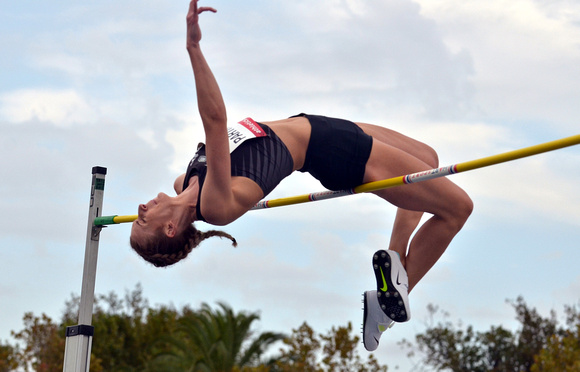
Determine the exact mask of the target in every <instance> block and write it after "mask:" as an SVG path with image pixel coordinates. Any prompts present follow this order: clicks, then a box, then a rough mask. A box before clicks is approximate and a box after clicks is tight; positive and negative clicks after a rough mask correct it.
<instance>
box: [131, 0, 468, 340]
mask: <svg viewBox="0 0 580 372" xmlns="http://www.w3.org/2000/svg"><path fill="white" fill-rule="evenodd" d="M206 11H211V12H214V13H215V12H216V10H215V9H214V8H211V7H199V8H198V6H197V0H192V1H191V2H190V5H189V11H188V14H187V17H186V21H187V38H186V46H187V51H188V54H189V58H190V60H191V65H192V68H193V73H194V77H195V87H196V93H197V104H198V109H199V113H200V116H201V120H202V123H203V128H204V131H205V137H206V138H205V141H206V142H205V145H202V144H200V145H199V146H198V149H197V152H195V155H194V157H193V159H192V160H191V162H190V163H189V165H188V167H187V169H186V172H185V173H184V174H182V175H181V176H179V177H178V178H177V179H176V180H175V183H174V189H175V191H176V193H177V196H174V197H170V196H168V195H166V194H164V193H160V194H158V195H157V196H156V197H155V198H154V199H153V200H151V201H149V202H147V203H146V204H141V205H139V209H138V218H137V220H135V222H133V225H132V229H131V239H130V240H131V246H132V247H133V249H135V251H136V252H137V253H138V254H139V255H141V257H143V258H144V259H145V260H147V261H149V262H150V263H152V264H153V265H155V266H168V265H172V264H174V263H176V262H177V261H179V260H181V259H183V258H185V257H186V256H187V255H188V254H189V252H191V250H192V249H193V248H195V247H197V246H198V244H199V243H200V242H201V241H202V240H204V239H206V238H208V237H211V236H220V237H227V238H229V239H231V240H232V242H233V244H234V245H236V241H235V239H234V238H233V237H231V236H230V235H228V234H226V233H224V232H222V231H216V230H211V231H207V232H201V231H199V230H197V229H196V228H195V227H194V225H193V222H195V221H206V222H207V223H210V224H213V225H219V226H222V225H227V224H229V223H230V222H233V221H235V220H236V219H238V218H239V217H241V216H242V215H244V213H246V212H247V211H248V210H250V208H252V207H253V206H254V205H255V204H256V203H257V202H258V201H260V200H261V199H263V198H264V197H265V196H266V195H267V194H268V193H270V192H271V191H272V190H273V189H274V188H275V187H276V185H278V183H279V182H280V181H281V180H282V179H284V178H285V177H287V176H289V175H290V174H291V173H292V172H294V171H296V170H298V171H300V172H308V173H310V174H311V175H312V176H314V177H315V178H316V179H318V180H319V181H320V182H321V183H322V185H324V186H325V187H326V188H328V189H330V190H345V189H351V188H354V187H355V186H358V185H360V184H363V183H367V182H372V181H379V180H383V179H387V178H392V177H396V176H401V175H405V174H410V173H416V172H420V171H424V170H429V169H433V168H437V167H438V157H437V154H436V152H435V151H434V150H433V149H432V148H431V147H429V146H427V145H426V144H424V143H421V142H419V141H417V140H414V139H412V138H409V137H407V136H405V135H403V134H400V133H397V132H395V131H393V130H390V129H387V128H384V127H382V126H376V125H371V124H365V123H358V122H351V121H347V120H342V119H336V118H330V117H325V116H318V115H307V114H299V115H296V116H292V117H290V118H287V119H282V120H277V121H270V122H256V121H254V120H252V119H251V118H246V119H243V120H241V121H240V122H238V123H235V124H231V125H229V126H228V123H227V118H226V108H225V104H224V101H223V99H222V95H221V92H220V89H219V86H218V84H217V82H216V79H215V78H214V75H213V73H212V71H211V69H210V67H209V65H208V63H207V62H206V60H205V57H204V55H203V53H202V51H201V47H200V40H201V30H200V27H199V23H198V20H199V14H201V13H203V12H206ZM373 193H374V194H376V195H377V196H379V197H380V198H382V199H384V200H386V201H388V202H389V203H391V204H393V205H395V206H396V207H398V209H397V214H396V217H395V221H394V225H393V229H392V235H391V240H390V243H389V246H388V249H387V250H379V251H378V252H376V253H375V254H374V256H373V260H372V262H373V269H374V273H375V278H376V281H377V289H376V290H372V291H366V292H364V294H363V303H364V315H363V343H364V345H365V347H366V349H367V350H369V351H372V350H375V349H376V348H377V347H378V343H379V338H380V336H381V334H382V332H384V331H385V330H386V329H387V328H389V327H390V326H391V325H392V324H393V322H394V321H395V322H404V321H407V320H409V319H410V309H409V303H408V292H410V291H411V290H412V289H413V288H414V287H415V285H417V283H418V282H419V281H420V280H421V278H423V276H424V275H425V274H426V273H427V272H428V271H429V270H430V269H431V267H432V266H433V265H434V264H435V262H437V260H438V259H439V257H441V255H442V254H443V252H444V251H445V249H446V248H447V246H448V245H449V243H450V242H451V240H452V239H453V237H454V236H455V235H456V234H457V233H458V232H459V230H460V229H461V228H462V227H463V225H464V223H465V221H466V220H467V218H468V217H469V215H470V214H471V211H472V209H473V204H472V201H471V199H470V198H469V196H468V195H467V194H466V193H465V192H464V191H463V190H462V189H460V188H459V187H458V186H456V185H455V184H454V183H452V182H451V181H449V180H448V179H447V178H445V177H443V178H437V179H433V180H429V181H427V182H420V183H416V184H410V185H405V186H400V187H395V188H389V189H384V190H378V191H374V192H373ZM424 212H427V213H429V214H432V217H431V218H430V219H428V220H427V221H426V222H425V223H423V224H422V225H421V227H420V228H419V229H418V231H417V232H416V234H415V235H414V237H413V239H412V240H411V239H410V238H411V235H412V234H413V232H414V231H415V229H416V228H417V227H418V225H419V223H420V220H421V217H422V215H423V213H424ZM409 240H411V241H410V242H409Z"/></svg>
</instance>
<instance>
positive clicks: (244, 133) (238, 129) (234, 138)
mask: <svg viewBox="0 0 580 372" xmlns="http://www.w3.org/2000/svg"><path fill="white" fill-rule="evenodd" d="M266 136H267V134H266V132H264V130H263V129H262V128H261V127H260V125H259V124H258V123H256V122H255V121H254V120H253V119H252V118H245V119H244V120H242V121H239V122H237V123H235V124H233V125H231V126H228V139H229V142H230V154H231V153H232V152H233V151H234V150H235V149H236V148H237V147H238V146H239V145H241V144H242V143H244V141H246V140H249V139H252V138H256V137H266Z"/></svg>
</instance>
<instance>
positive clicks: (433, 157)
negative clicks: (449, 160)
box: [424, 145, 439, 168]
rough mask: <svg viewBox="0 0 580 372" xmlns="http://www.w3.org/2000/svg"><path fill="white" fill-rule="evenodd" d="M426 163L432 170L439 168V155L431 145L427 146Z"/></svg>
mask: <svg viewBox="0 0 580 372" xmlns="http://www.w3.org/2000/svg"><path fill="white" fill-rule="evenodd" d="M424 161H425V163H427V164H429V166H430V167H431V168H437V167H439V155H438V154H437V151H435V149H434V148H432V147H431V146H429V145H425V160H424Z"/></svg>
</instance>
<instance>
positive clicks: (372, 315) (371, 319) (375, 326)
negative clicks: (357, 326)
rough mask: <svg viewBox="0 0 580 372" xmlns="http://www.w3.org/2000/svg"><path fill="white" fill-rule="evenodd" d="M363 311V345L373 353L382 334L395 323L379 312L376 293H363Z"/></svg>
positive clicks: (379, 307)
mask: <svg viewBox="0 0 580 372" xmlns="http://www.w3.org/2000/svg"><path fill="white" fill-rule="evenodd" d="M363 310H364V313H363V328H362V332H363V344H364V346H365V349H367V351H375V350H376V349H377V347H379V339H380V338H381V335H382V334H383V332H384V331H386V330H387V329H389V328H391V327H392V326H393V325H394V324H395V322H393V321H392V320H391V318H389V317H388V316H386V315H385V313H383V311H382V310H381V306H380V305H379V301H378V299H377V291H366V292H365V293H363Z"/></svg>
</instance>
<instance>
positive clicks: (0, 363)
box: [0, 341, 18, 372]
mask: <svg viewBox="0 0 580 372" xmlns="http://www.w3.org/2000/svg"><path fill="white" fill-rule="evenodd" d="M17 355H18V349H17V348H16V347H14V346H12V345H10V344H8V343H6V344H5V343H3V342H1V341H0V372H9V371H12V370H15V369H16V368H18V360H17V359H16V358H17V357H16V356H17Z"/></svg>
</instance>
